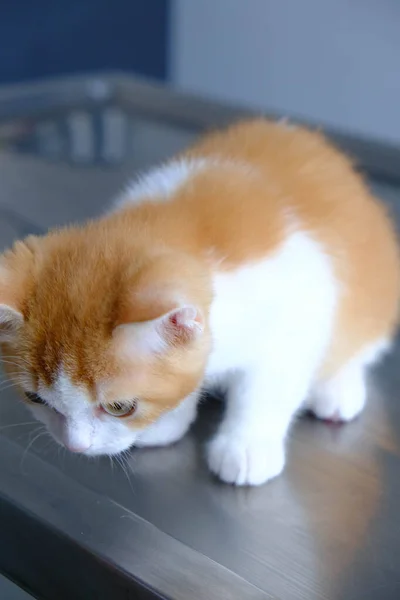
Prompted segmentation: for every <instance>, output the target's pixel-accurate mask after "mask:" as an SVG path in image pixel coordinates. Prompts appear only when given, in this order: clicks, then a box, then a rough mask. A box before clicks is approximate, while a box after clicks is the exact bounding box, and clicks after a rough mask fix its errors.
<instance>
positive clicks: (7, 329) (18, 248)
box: [0, 225, 211, 455]
mask: <svg viewBox="0 0 400 600" xmlns="http://www.w3.org/2000/svg"><path fill="white" fill-rule="evenodd" d="M120 237H123V232H121V234H120ZM210 298H211V293H210V285H209V276H208V273H207V272H206V271H205V270H204V269H203V267H202V266H201V265H200V264H198V262H197V261H196V260H194V259H192V258H189V257H187V256H181V255H177V254H173V255H172V254H169V253H168V252H166V251H162V250H160V251H158V252H156V251H155V250H154V249H152V250H151V251H149V250H148V251H145V250H144V249H143V248H142V247H140V246H135V244H129V243H128V244H127V243H123V240H121V239H119V237H118V235H117V236H111V235H110V233H109V232H107V230H106V229H104V230H102V229H101V227H100V228H99V227H96V226H95V225H93V226H90V225H89V226H87V227H86V228H81V229H79V228H71V229H66V230H62V231H60V232H56V233H52V234H49V235H48V236H45V237H43V238H28V239H27V240H25V241H24V242H18V243H17V244H15V246H14V247H13V249H12V250H10V251H8V252H6V253H5V254H4V255H3V256H2V257H1V259H0V343H1V348H2V356H3V364H4V369H5V370H6V371H7V374H8V376H9V377H10V378H11V379H12V380H13V381H14V382H15V383H16V385H17V387H18V388H19V389H20V391H21V392H22V396H23V398H24V400H25V401H26V403H27V404H28V406H29V407H30V409H31V411H32V412H33V414H34V416H35V417H36V418H37V419H39V420H40V421H42V422H43V423H45V425H46V426H47V428H48V430H49V432H50V433H51V435H52V436H53V437H54V438H55V439H56V440H57V441H58V442H59V443H61V444H63V445H65V446H66V447H67V448H69V449H70V450H72V451H76V452H82V453H85V454H87V455H98V454H115V453H118V452H121V451H123V450H125V449H127V448H129V447H130V446H131V445H133V444H134V443H135V441H137V440H138V437H140V434H141V432H143V431H144V430H145V429H146V428H147V427H148V426H149V425H151V424H153V423H154V422H156V421H157V420H158V419H159V418H160V417H162V415H165V414H166V413H167V412H168V411H171V410H173V409H174V408H176V407H177V406H179V405H180V403H181V401H182V400H183V399H184V398H185V397H186V396H188V395H189V394H191V393H192V392H193V391H194V390H195V389H196V388H197V387H198V386H199V384H200V383H201V379H202V376H203V372H204V366H205V363H206V359H207V354H208V351H209V333H208V325H207V314H208V307H209V303H210Z"/></svg>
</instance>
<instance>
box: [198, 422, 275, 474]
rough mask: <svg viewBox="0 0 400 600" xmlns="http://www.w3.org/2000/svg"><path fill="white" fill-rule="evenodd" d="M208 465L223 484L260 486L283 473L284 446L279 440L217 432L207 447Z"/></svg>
mask: <svg viewBox="0 0 400 600" xmlns="http://www.w3.org/2000/svg"><path fill="white" fill-rule="evenodd" d="M208 465H209V467H210V470H211V471H212V472H213V473H214V474H215V475H217V476H218V477H219V478H220V479H222V481H225V482H226V483H232V484H234V485H261V484H263V483H265V482H266V481H269V480H270V479H273V478H274V477H276V476H277V475H279V474H280V473H281V472H282V470H283V467H284V465H285V452H284V447H283V444H282V443H281V442H273V443H271V442H265V441H260V440H248V439H247V440H245V439H240V438H237V437H234V436H232V435H226V434H218V435H217V436H216V437H215V438H214V439H213V440H212V441H211V443H210V445H209V447H208Z"/></svg>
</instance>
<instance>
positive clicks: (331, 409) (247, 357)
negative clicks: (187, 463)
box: [0, 119, 400, 485]
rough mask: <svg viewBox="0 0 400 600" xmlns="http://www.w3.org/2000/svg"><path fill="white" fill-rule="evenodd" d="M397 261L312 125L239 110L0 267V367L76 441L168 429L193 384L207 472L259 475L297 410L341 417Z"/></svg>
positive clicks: (167, 437) (274, 458) (353, 402)
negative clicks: (206, 409) (203, 409)
mask: <svg viewBox="0 0 400 600" xmlns="http://www.w3.org/2000/svg"><path fill="white" fill-rule="evenodd" d="M399 298H400V259H399V251H398V246H397V242H396V238H395V233H394V231H393V227H392V225H391V222H390V220H389V219H388V217H387V215H386V213H385V210H384V208H383V207H382V205H381V204H380V203H379V202H378V201H377V200H376V199H375V198H373V197H372V196H371V194H370V192H369V191H368V189H367V187H366V186H365V185H364V183H363V181H362V180H361V178H360V176H359V175H358V174H356V173H355V172H354V171H353V169H352V167H351V165H350V163H349V161H348V160H347V159H346V158H345V157H344V156H343V155H342V154H341V153H339V152H338V151H337V150H335V149H334V148H333V147H331V145H330V144H329V143H327V142H326V141H325V140H324V138H323V137H322V136H321V135H320V134H317V133H312V132H309V131H307V130H305V129H303V128H299V127H293V128H292V127H286V126H285V125H283V124H276V123H271V122H268V121H266V120H262V119H256V120H251V121H247V122H242V123H239V124H237V125H234V126H232V127H231V128H229V129H227V130H226V131H222V132H216V133H212V134H210V135H207V136H205V137H204V138H203V139H202V140H200V142H199V143H198V144H197V145H195V146H194V147H192V148H190V149H189V150H188V151H187V152H186V153H184V154H182V155H180V156H178V157H176V158H175V159H172V160H171V161H170V162H168V163H166V164H164V165H162V166H160V167H158V168H156V169H154V170H152V171H150V172H149V173H147V174H145V175H143V176H141V177H139V178H138V179H137V180H136V181H135V182H134V183H133V184H132V185H131V187H130V188H129V189H128V190H127V191H126V192H125V194H124V195H123V197H122V198H121V199H120V200H119V202H118V203H117V206H116V207H114V208H113V210H112V212H110V213H108V214H107V215H105V216H102V217H100V218H99V219H98V220H94V221H91V222H89V223H87V224H84V225H82V226H76V227H68V228H65V229H61V230H57V231H53V232H50V233H49V234H48V235H46V236H45V237H43V238H38V237H32V238H28V239H27V240H25V241H24V242H18V243H16V244H15V246H14V247H13V249H12V250H10V251H8V252H6V253H5V254H4V255H3V256H2V258H1V262H0V303H1V306H0V320H1V324H0V335H1V342H2V351H3V357H4V364H5V367H6V368H7V369H8V372H9V375H10V377H11V378H12V379H13V380H14V381H15V382H16V383H17V384H18V386H19V387H20V388H21V389H22V391H23V392H24V393H25V396H26V400H27V402H28V404H29V406H30V407H31V409H32V411H33V413H34V415H35V416H36V417H37V418H38V419H39V420H41V421H43V422H44V423H45V424H46V425H47V427H48V429H49V431H50V433H51V434H52V435H53V436H54V438H55V439H56V440H58V441H59V442H60V443H62V444H64V445H65V446H66V447H67V448H69V449H70V450H72V451H74V452H81V453H84V454H86V455H98V454H110V455H111V454H115V453H119V452H121V451H124V450H126V449H127V448H129V447H130V446H132V445H136V446H147V445H161V444H169V443H171V442H174V441H176V440H178V439H179V438H181V437H182V436H183V435H184V434H185V433H186V431H187V430H188V428H189V427H190V425H191V423H192V422H193V420H194V418H195V416H196V406H197V403H198V399H199V394H200V390H201V389H202V388H203V387H207V386H209V385H213V384H214V383H219V384H222V385H223V386H224V388H225V389H226V403H227V404H226V413H225V417H224V419H223V421H222V424H221V426H220V428H219V431H218V432H217V434H216V436H215V437H214V439H213V440H212V441H211V443H210V444H209V447H208V463H209V466H210V469H211V470H212V471H213V472H214V473H216V474H217V475H218V476H219V477H220V478H221V479H222V480H224V481H226V482H229V483H234V484H237V485H257V484H262V483H263V482H265V481H267V480H269V479H271V478H273V477H275V476H276V475H278V474H279V473H280V472H281V471H282V469H283V467H284V462H285V438H286V437H287V433H288V429H289V427H290V425H291V422H292V420H293V417H294V416H295V415H296V413H297V411H298V410H299V409H300V408H302V407H307V406H308V407H309V408H311V409H312V410H313V411H314V412H315V414H316V415H317V416H318V417H320V418H323V419H338V420H342V421H348V420H351V419H353V418H354V417H355V416H356V415H358V414H359V412H360V411H361V410H362V408H363V406H364V403H365V398H366V384H365V373H366V368H367V366H368V365H369V364H370V363H373V362H375V361H377V360H378V359H379V357H380V356H381V354H382V353H383V351H384V350H385V349H386V348H388V346H389V345H390V342H391V340H392V338H393V336H394V333H395V329H396V326H397V322H398V315H399V310H398V308H399Z"/></svg>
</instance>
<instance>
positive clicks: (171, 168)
mask: <svg viewBox="0 0 400 600" xmlns="http://www.w3.org/2000/svg"><path fill="white" fill-rule="evenodd" d="M212 164H215V161H213V160H212V159H206V158H199V159H191V160H187V159H181V160H173V161H171V162H169V163H167V164H165V165H162V166H160V167H156V168H155V169H152V170H151V171H148V172H147V173H145V174H143V175H139V176H138V177H137V178H136V180H135V181H133V182H132V183H131V184H130V185H129V186H128V187H127V189H126V190H125V191H124V192H123V194H121V196H120V198H119V199H118V200H117V203H116V206H115V208H117V209H118V208H121V207H123V206H125V205H126V204H130V203H132V204H136V203H138V202H141V201H143V200H148V199H151V200H157V201H165V200H169V198H171V196H173V194H174V193H176V192H177V191H178V190H179V188H180V187H182V186H183V185H184V184H185V183H186V182H187V181H188V179H190V177H192V176H193V175H195V174H196V173H198V172H199V171H201V170H203V169H206V168H207V167H208V166H210V165H212Z"/></svg>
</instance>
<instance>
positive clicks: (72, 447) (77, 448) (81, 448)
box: [65, 442, 91, 454]
mask: <svg viewBox="0 0 400 600" xmlns="http://www.w3.org/2000/svg"><path fill="white" fill-rule="evenodd" d="M65 446H66V447H67V448H68V450H69V451H70V452H74V453H76V454H79V453H81V454H82V453H83V452H87V451H88V450H89V448H90V446H91V444H90V443H87V444H86V443H84V442H79V443H77V442H73V443H72V442H66V444H65Z"/></svg>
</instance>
